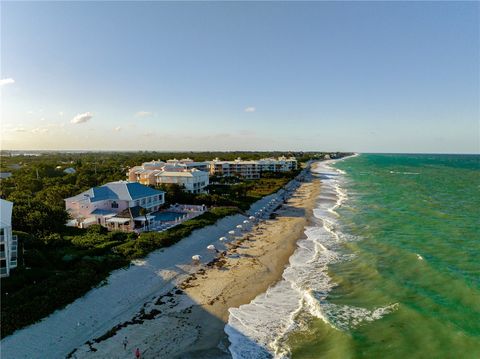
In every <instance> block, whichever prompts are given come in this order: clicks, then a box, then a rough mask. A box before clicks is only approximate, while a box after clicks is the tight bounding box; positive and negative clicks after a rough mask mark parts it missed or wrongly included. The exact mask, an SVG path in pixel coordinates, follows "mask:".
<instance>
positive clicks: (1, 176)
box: [0, 172, 12, 179]
mask: <svg viewBox="0 0 480 359" xmlns="http://www.w3.org/2000/svg"><path fill="white" fill-rule="evenodd" d="M9 177H12V172H0V179H5V178H9Z"/></svg>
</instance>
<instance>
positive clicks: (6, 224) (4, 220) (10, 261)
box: [0, 199, 18, 277]
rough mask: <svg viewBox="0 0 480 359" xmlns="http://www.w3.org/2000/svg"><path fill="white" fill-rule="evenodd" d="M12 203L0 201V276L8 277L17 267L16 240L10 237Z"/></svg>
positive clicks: (12, 236) (15, 237)
mask: <svg viewBox="0 0 480 359" xmlns="http://www.w3.org/2000/svg"><path fill="white" fill-rule="evenodd" d="M12 209H13V203H12V202H9V201H5V200H3V199H0V212H1V213H0V214H1V218H0V263H1V266H0V276H1V277H8V276H9V275H10V270H11V269H12V268H15V267H16V266H17V253H18V239H17V236H14V235H12Z"/></svg>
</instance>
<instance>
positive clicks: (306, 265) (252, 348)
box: [225, 161, 396, 359]
mask: <svg viewBox="0 0 480 359" xmlns="http://www.w3.org/2000/svg"><path fill="white" fill-rule="evenodd" d="M329 162H330V161H326V162H323V163H322V164H321V165H320V166H319V167H317V168H316V169H315V170H314V172H316V173H317V174H318V175H319V176H320V178H321V179H322V191H321V194H320V196H319V201H318V205H317V207H316V208H315V209H314V211H313V212H314V216H315V217H316V220H317V221H318V223H319V224H318V225H317V226H312V227H307V228H306V229H305V235H306V239H303V240H300V241H299V242H298V243H297V246H298V248H297V249H296V251H295V253H294V254H293V255H292V256H291V257H290V260H289V262H290V263H289V266H288V267H287V268H286V269H285V271H284V273H283V280H281V281H280V282H278V283H277V284H275V285H274V286H272V287H270V288H269V289H268V290H267V292H266V293H264V294H261V295H259V296H257V297H256V298H255V299H254V300H253V301H252V302H250V303H249V304H246V305H242V306H240V307H239V308H231V309H230V310H229V311H230V316H229V320H228V324H227V325H226V327H225V332H226V333H227V335H228V337H229V340H230V343H231V345H230V347H229V350H230V352H231V354H232V356H233V358H234V359H236V358H241V359H243V358H259V359H262V358H272V357H274V358H288V357H289V356H290V349H289V348H288V346H287V345H286V338H287V336H288V334H289V332H291V331H292V330H296V329H298V328H300V327H301V326H302V324H303V322H302V320H301V318H303V317H305V316H307V317H308V316H313V317H316V318H319V319H322V320H323V321H325V322H326V323H328V324H329V325H331V326H332V327H333V328H335V329H338V330H348V329H349V328H353V327H356V326H358V325H360V324H361V323H363V322H368V321H373V320H376V319H379V318H381V317H382V316H383V315H385V314H387V313H389V312H391V311H393V310H395V308H396V304H393V305H388V306H385V307H381V308H377V309H374V310H368V309H365V308H358V307H351V306H346V305H336V304H332V303H330V302H328V300H327V296H328V293H329V292H330V290H331V289H332V288H333V287H334V286H335V285H336V284H335V283H334V282H332V279H331V278H330V277H329V276H328V272H327V269H328V265H329V264H332V263H335V262H339V261H345V260H349V259H350V258H352V255H345V254H340V251H338V247H339V246H340V245H341V244H342V243H344V242H346V241H348V240H352V239H354V238H352V237H351V236H348V235H344V234H343V233H342V232H341V231H340V229H339V225H338V222H337V220H338V213H337V212H336V210H337V209H338V208H339V207H341V206H342V205H344V203H345V201H346V200H347V199H348V194H347V192H346V191H345V190H344V189H343V188H342V183H343V181H344V178H343V176H342V175H341V174H342V172H341V171H339V170H337V169H335V168H332V167H330V166H329Z"/></svg>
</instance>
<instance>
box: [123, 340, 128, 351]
mask: <svg viewBox="0 0 480 359" xmlns="http://www.w3.org/2000/svg"><path fill="white" fill-rule="evenodd" d="M127 345H128V339H127V337H125V339H123V350H127Z"/></svg>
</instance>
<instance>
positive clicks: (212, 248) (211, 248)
mask: <svg viewBox="0 0 480 359" xmlns="http://www.w3.org/2000/svg"><path fill="white" fill-rule="evenodd" d="M207 249H208V250H209V251H215V250H217V248H215V246H214V245H213V244H210V245H208V246H207Z"/></svg>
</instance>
